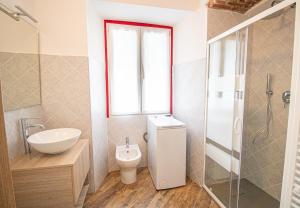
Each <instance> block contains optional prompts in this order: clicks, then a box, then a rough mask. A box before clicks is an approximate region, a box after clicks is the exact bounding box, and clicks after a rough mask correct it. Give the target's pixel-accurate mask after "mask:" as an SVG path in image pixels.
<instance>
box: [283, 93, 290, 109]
mask: <svg viewBox="0 0 300 208" xmlns="http://www.w3.org/2000/svg"><path fill="white" fill-rule="evenodd" d="M282 101H283V107H284V108H285V107H286V105H288V104H290V101H291V91H289V90H286V91H284V92H283V93H282Z"/></svg>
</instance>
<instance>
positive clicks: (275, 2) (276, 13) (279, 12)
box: [263, 0, 296, 20]
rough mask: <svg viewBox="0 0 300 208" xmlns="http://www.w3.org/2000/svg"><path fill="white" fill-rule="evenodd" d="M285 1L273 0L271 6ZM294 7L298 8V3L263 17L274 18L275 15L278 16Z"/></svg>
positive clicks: (266, 18)
mask: <svg viewBox="0 0 300 208" xmlns="http://www.w3.org/2000/svg"><path fill="white" fill-rule="evenodd" d="M283 1H284V0H274V1H272V3H271V7H274V6H276V5H277V4H280V3H281V2H283ZM294 8H296V3H294V4H292V5H290V6H289V7H286V8H284V9H281V10H279V11H277V12H275V13H273V14H271V15H269V16H267V17H265V18H263V19H264V20H268V19H273V18H275V17H278V16H280V15H282V14H284V13H285V12H287V11H288V10H289V9H294Z"/></svg>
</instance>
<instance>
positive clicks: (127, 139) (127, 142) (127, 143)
mask: <svg viewBox="0 0 300 208" xmlns="http://www.w3.org/2000/svg"><path fill="white" fill-rule="evenodd" d="M125 140H126V148H127V149H128V148H129V138H128V137H126V138H125Z"/></svg>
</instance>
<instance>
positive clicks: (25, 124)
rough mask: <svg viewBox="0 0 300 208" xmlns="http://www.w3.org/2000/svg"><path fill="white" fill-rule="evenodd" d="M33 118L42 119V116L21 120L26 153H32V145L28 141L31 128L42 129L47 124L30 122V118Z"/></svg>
mask: <svg viewBox="0 0 300 208" xmlns="http://www.w3.org/2000/svg"><path fill="white" fill-rule="evenodd" d="M32 119H40V118H21V120H20V123H21V130H22V137H23V142H24V149H25V154H28V153H31V148H30V145H29V143H28V142H27V139H28V137H29V136H30V135H29V131H28V130H29V129H30V128H36V127H38V128H40V129H45V126H44V125H43V124H30V123H29V120H32Z"/></svg>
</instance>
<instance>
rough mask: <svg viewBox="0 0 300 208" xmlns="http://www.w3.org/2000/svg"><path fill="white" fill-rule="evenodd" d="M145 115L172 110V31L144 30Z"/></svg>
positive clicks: (143, 101)
mask: <svg viewBox="0 0 300 208" xmlns="http://www.w3.org/2000/svg"><path fill="white" fill-rule="evenodd" d="M141 67H142V81H143V82H142V83H143V94H142V98H143V100H142V104H143V107H142V109H143V113H145V114H150V113H168V112H169V110H170V77H171V75H170V31H169V30H166V29H143V30H142V66H141Z"/></svg>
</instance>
